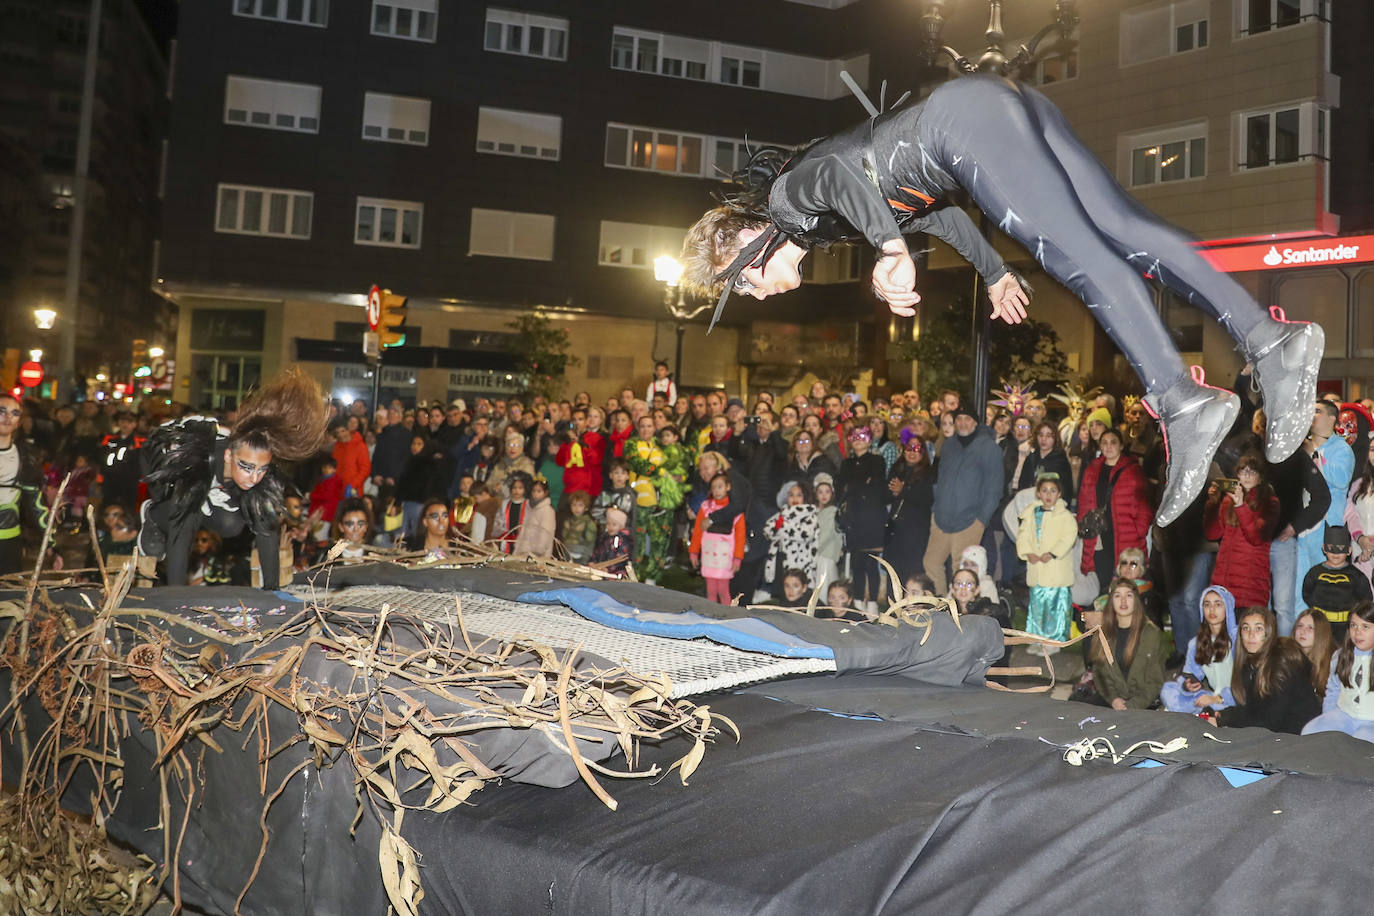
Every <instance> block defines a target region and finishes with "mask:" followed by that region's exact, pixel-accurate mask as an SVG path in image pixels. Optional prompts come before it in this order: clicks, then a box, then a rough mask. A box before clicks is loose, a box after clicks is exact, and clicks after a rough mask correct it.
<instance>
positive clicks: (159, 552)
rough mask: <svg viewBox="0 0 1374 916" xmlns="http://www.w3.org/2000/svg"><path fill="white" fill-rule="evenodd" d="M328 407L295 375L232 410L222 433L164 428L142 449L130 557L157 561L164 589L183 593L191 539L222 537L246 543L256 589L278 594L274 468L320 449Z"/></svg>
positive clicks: (278, 509)
mask: <svg viewBox="0 0 1374 916" xmlns="http://www.w3.org/2000/svg"><path fill="white" fill-rule="evenodd" d="M327 407H328V405H327V404H326V402H325V399H324V392H322V391H321V390H320V386H319V385H318V384H317V383H316V382H315V381H314V380H313V379H311V378H310V377H308V376H307V375H305V374H304V373H303V372H301V370H300V369H292V370H290V371H288V372H285V373H282V374H281V375H278V376H277V377H276V378H274V379H272V380H271V381H270V382H268V383H267V384H266V385H264V386H263V387H262V388H260V389H258V390H257V391H256V392H255V393H254V394H253V395H252V396H250V397H249V398H248V399H247V400H246V401H244V402H243V405H242V406H241V407H239V410H238V419H237V420H236V421H235V422H234V425H233V428H232V429H225V428H224V427H222V426H220V425H219V424H218V423H217V422H216V421H215V420H213V419H211V418H208V417H187V418H186V419H183V420H180V421H176V422H170V423H165V424H163V425H162V426H159V427H158V428H157V429H156V430H154V431H153V433H152V434H151V435H150V436H148V440H147V442H146V443H145V444H144V446H143V450H142V456H143V476H144V478H145V479H146V480H147V481H148V494H149V498H148V501H147V502H145V503H144V504H143V507H142V514H143V527H142V530H140V532H139V541H138V544H139V549H140V550H141V551H142V552H143V553H144V554H145V555H147V556H150V557H153V558H156V559H160V558H162V557H164V556H165V557H166V559H167V584H168V585H185V584H186V577H187V565H188V560H189V557H190V554H191V541H192V539H193V538H194V537H195V534H196V531H197V530H198V529H200V528H207V529H209V530H210V531H213V532H215V533H216V534H218V535H220V537H222V538H229V537H233V536H235V535H237V534H239V533H241V532H242V531H243V529H244V528H248V529H249V530H250V531H251V532H252V533H253V535H254V543H255V545H256V547H257V549H258V562H259V564H260V566H261V569H262V587H263V588H265V589H267V590H269V591H272V590H275V589H277V588H279V587H280V581H279V576H280V563H279V560H278V556H279V538H280V531H281V513H282V502H283V498H282V497H283V492H284V486H285V482H284V479H283V478H282V476H281V475H280V474H279V473H278V472H277V469H276V467H275V466H274V464H273V462H274V461H283V460H284V461H303V460H305V459H306V458H310V457H312V456H314V455H315V453H316V452H317V451H318V450H319V449H320V448H321V446H322V444H323V442H324V429H325V422H326V419H327Z"/></svg>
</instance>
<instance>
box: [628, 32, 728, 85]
mask: <svg viewBox="0 0 1374 916" xmlns="http://www.w3.org/2000/svg"><path fill="white" fill-rule="evenodd" d="M710 59H711V42H709V41H702V40H700V39H696V38H687V37H685V36H681V35H660V34H657V33H654V32H640V31H636V30H634V29H627V28H622V27H620V26H617V27H616V29H615V31H614V33H613V34H612V35H611V66H612V67H614V68H615V69H617V70H638V71H640V72H641V73H658V74H661V75H663V76H676V77H679V78H681V79H689V80H703V81H704V80H705V79H706V65H707V63H708V62H709V61H710Z"/></svg>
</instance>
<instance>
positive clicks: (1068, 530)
mask: <svg viewBox="0 0 1374 916" xmlns="http://www.w3.org/2000/svg"><path fill="white" fill-rule="evenodd" d="M1046 492H1048V491H1046ZM1037 516H1038V519H1037ZM1037 521H1038V524H1037ZM1037 527H1038V529H1039V530H1038V531H1037ZM1077 539H1078V520H1077V519H1076V518H1074V517H1073V513H1072V512H1070V511H1069V507H1068V504H1067V503H1065V502H1064V500H1063V498H1060V499H1059V500H1058V501H1057V502H1056V503H1055V504H1054V508H1052V509H1050V510H1049V511H1048V512H1046V511H1044V509H1043V507H1042V506H1041V504H1040V502H1039V500H1037V501H1036V502H1035V503H1033V504H1032V505H1029V506H1027V507H1026V508H1025V510H1024V511H1023V512H1022V513H1021V528H1020V530H1019V531H1018V532H1017V534H1016V555H1017V556H1018V557H1020V558H1021V559H1023V560H1025V559H1026V558H1027V557H1028V556H1030V555H1031V554H1035V555H1037V556H1039V555H1041V554H1046V553H1049V554H1053V555H1054V559H1053V560H1050V561H1049V562H1048V563H1045V562H1037V563H1030V562H1027V563H1026V585H1028V586H1030V587H1031V588H1034V587H1036V586H1041V587H1043V588H1068V587H1070V586H1072V585H1073V561H1074V557H1073V542H1074V541H1075V540H1077Z"/></svg>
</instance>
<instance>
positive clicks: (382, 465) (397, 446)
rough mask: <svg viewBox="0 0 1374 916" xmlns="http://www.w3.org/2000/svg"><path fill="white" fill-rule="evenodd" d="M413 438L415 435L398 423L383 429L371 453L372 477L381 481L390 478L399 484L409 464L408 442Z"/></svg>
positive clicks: (378, 434)
mask: <svg viewBox="0 0 1374 916" xmlns="http://www.w3.org/2000/svg"><path fill="white" fill-rule="evenodd" d="M414 438H415V434H414V433H412V432H411V431H410V430H408V429H406V428H405V427H404V426H402V425H401V424H399V423H396V424H394V425H391V426H385V427H383V428H382V431H381V432H379V433H377V447H376V448H375V449H373V451H372V476H374V477H381V478H383V480H385V479H386V478H387V477H390V478H391V479H392V480H394V481H396V482H397V483H400V480H401V477H402V476H404V474H405V469H406V465H407V464H409V463H410V442H411V440H412V439H414Z"/></svg>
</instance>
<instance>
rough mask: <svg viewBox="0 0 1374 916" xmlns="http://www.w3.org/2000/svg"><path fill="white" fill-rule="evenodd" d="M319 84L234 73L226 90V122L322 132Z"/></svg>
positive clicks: (273, 128) (274, 128)
mask: <svg viewBox="0 0 1374 916" xmlns="http://www.w3.org/2000/svg"><path fill="white" fill-rule="evenodd" d="M320 94H321V90H320V87H319V86H308V85H305V84H304V83H281V82H277V81H276V80H260V79H252V78H250V77H247V76H231V77H229V80H228V83H227V85H226V88H225V91H224V121H225V123H226V124H241V125H244V126H246V127H266V128H269V129H271V130H294V131H300V132H303V133H309V134H314V133H319V130H320Z"/></svg>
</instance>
